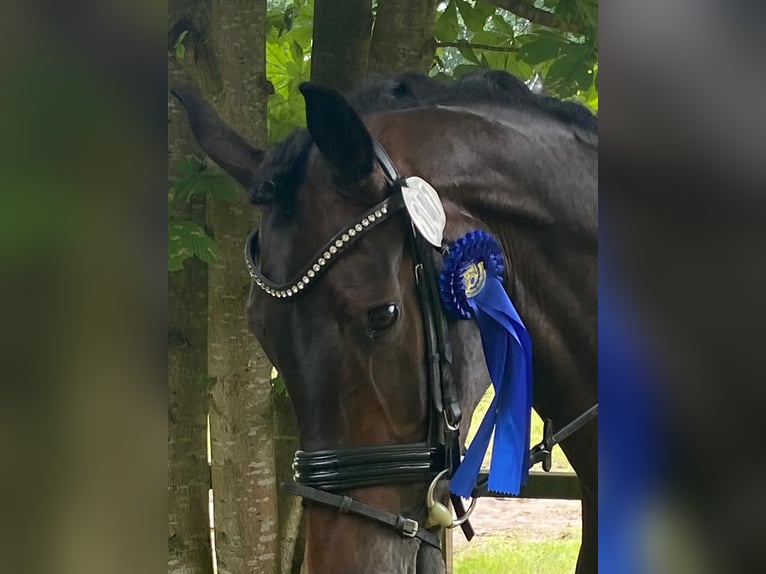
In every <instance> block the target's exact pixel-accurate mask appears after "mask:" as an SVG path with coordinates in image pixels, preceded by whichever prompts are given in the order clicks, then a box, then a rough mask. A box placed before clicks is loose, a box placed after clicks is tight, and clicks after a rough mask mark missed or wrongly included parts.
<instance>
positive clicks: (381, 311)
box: [368, 303, 399, 337]
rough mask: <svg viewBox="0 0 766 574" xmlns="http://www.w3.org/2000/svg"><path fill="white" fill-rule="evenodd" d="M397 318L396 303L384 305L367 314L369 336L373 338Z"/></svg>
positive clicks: (397, 307) (397, 309) (397, 308)
mask: <svg viewBox="0 0 766 574" xmlns="http://www.w3.org/2000/svg"><path fill="white" fill-rule="evenodd" d="M398 318H399V306H398V305H397V304H396V303H386V304H385V305H383V306H382V307H376V308H375V309H373V310H372V311H370V312H369V314H368V320H369V326H370V336H372V337H374V336H376V335H379V334H380V332H381V331H385V330H386V329H388V328H390V327H391V325H393V324H394V322H395V321H396V320H397V319H398Z"/></svg>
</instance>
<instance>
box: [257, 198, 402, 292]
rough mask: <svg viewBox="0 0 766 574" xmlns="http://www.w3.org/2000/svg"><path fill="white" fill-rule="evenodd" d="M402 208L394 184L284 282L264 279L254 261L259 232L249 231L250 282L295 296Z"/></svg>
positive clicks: (265, 289) (267, 290)
mask: <svg viewBox="0 0 766 574" xmlns="http://www.w3.org/2000/svg"><path fill="white" fill-rule="evenodd" d="M402 207H404V200H403V199H402V191H401V187H397V188H396V190H395V191H394V193H393V194H391V195H390V196H388V197H387V198H386V199H384V200H383V201H381V202H380V203H379V204H377V205H376V206H375V207H373V208H372V209H370V210H369V211H367V212H366V213H365V214H364V215H363V217H362V218H361V219H359V220H354V221H353V222H351V223H350V224H349V225H346V226H344V227H343V228H342V229H341V231H339V232H338V233H337V234H336V235H335V236H334V237H333V238H332V239H330V240H329V241H328V242H327V243H325V245H324V247H322V249H320V250H319V251H318V252H317V254H316V255H315V256H314V258H313V259H312V262H311V263H309V264H308V265H307V266H306V267H304V269H303V270H302V271H301V272H300V273H298V275H297V276H296V277H295V278H294V279H293V280H292V281H288V282H287V283H275V282H274V281H271V280H270V279H268V278H266V277H265V276H264V275H263V274H262V273H261V272H260V271H259V270H258V267H257V266H256V264H255V258H256V254H257V252H258V250H257V236H258V232H257V231H254V232H253V233H251V234H250V236H249V237H248V238H247V241H246V242H245V265H247V269H248V271H249V272H250V276H251V277H252V278H253V282H254V283H255V284H256V285H257V286H258V287H260V288H261V289H262V290H263V291H264V292H265V293H268V294H269V295H271V296H272V297H275V298H277V299H288V298H290V297H294V296H295V295H297V294H298V293H300V292H301V291H303V290H304V289H306V288H308V286H309V285H311V284H312V283H313V282H314V280H315V279H317V278H318V277H319V276H320V275H322V273H324V272H325V271H326V270H327V268H328V267H329V265H330V263H332V262H333V261H335V259H337V256H338V255H339V254H340V253H341V251H343V250H344V249H346V248H347V247H348V246H349V245H351V244H352V243H354V242H355V241H356V240H357V239H359V238H360V237H361V236H362V235H364V234H365V233H367V232H368V231H370V230H371V229H373V228H374V227H377V225H378V224H380V223H382V222H383V221H385V220H386V219H388V217H389V216H390V215H391V214H393V213H395V212H396V211H398V210H399V209H401V208H402Z"/></svg>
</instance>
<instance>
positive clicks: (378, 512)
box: [245, 140, 598, 550]
mask: <svg viewBox="0 0 766 574" xmlns="http://www.w3.org/2000/svg"><path fill="white" fill-rule="evenodd" d="M373 145H374V151H375V159H376V161H377V163H378V165H379V166H380V168H381V169H382V171H383V174H384V176H385V179H386V183H387V185H388V188H389V190H390V193H389V195H388V196H387V197H386V198H385V199H384V200H383V201H381V202H380V203H378V204H377V205H375V206H374V207H372V208H371V209H369V210H367V211H366V212H365V213H364V214H363V215H362V217H361V218H358V219H355V220H354V221H351V222H349V224H348V225H346V226H344V227H343V228H342V229H341V230H340V231H338V233H336V234H335V236H333V237H332V238H331V239H330V240H329V241H328V242H327V243H326V244H325V245H324V246H323V247H322V249H320V250H319V251H317V253H316V254H315V255H314V257H313V258H312V259H311V261H310V263H309V264H307V265H306V266H305V267H304V268H303V269H302V270H301V271H300V272H299V273H298V274H297V275H295V276H294V277H293V278H292V279H291V280H290V281H287V282H283V283H279V282H276V281H272V280H270V279H269V278H267V277H266V276H265V275H263V273H261V271H260V269H259V268H258V266H257V264H256V261H257V259H258V233H257V231H254V232H253V233H251V234H250V236H249V237H248V238H247V242H246V244H245V263H246V265H247V268H248V271H249V272H250V276H251V277H252V279H253V282H254V283H255V285H256V286H257V287H259V288H260V289H261V290H262V291H263V292H264V293H266V294H267V295H269V296H271V297H273V298H276V299H290V298H292V297H296V296H298V295H299V294H300V293H301V292H302V291H305V290H306V289H308V288H309V287H310V286H311V285H313V283H314V282H315V281H316V280H317V279H319V277H321V276H322V275H323V274H324V273H325V272H326V271H327V269H328V268H329V266H330V265H331V264H332V263H333V262H334V261H335V260H336V259H337V258H338V257H339V256H340V254H341V253H342V252H343V251H345V250H346V249H347V248H348V247H349V246H350V245H352V244H353V243H355V242H356V241H357V240H358V239H359V238H360V237H361V236H362V235H364V234H366V233H368V232H369V231H370V230H372V229H374V228H375V227H377V226H378V225H379V224H380V223H382V222H383V221H386V220H387V219H389V218H390V217H391V216H392V215H394V214H396V213H397V212H398V211H399V210H401V209H402V208H404V207H405V202H404V198H403V195H402V186H405V185H406V180H405V179H404V178H402V177H401V175H400V174H399V172H398V170H397V169H396V166H394V164H393V162H392V161H391V158H390V157H389V155H388V153H387V152H386V150H385V149H384V148H383V146H382V145H380V143H379V142H378V141H377V140H373ZM405 211H406V209H405ZM408 244H409V248H410V250H411V252H412V257H413V260H414V262H415V279H416V287H417V293H418V301H419V303H420V307H421V310H422V315H423V326H424V335H425V341H426V353H427V355H426V373H427V380H428V383H427V385H428V394H429V402H430V404H431V405H432V408H431V409H430V410H429V413H430V415H429V424H428V436H427V438H426V440H425V441H424V442H417V443H409V444H396V445H374V446H363V447H354V448H338V449H326V450H319V451H313V452H306V451H303V450H298V451H297V452H296V453H295V457H294V459H293V470H294V480H295V482H292V483H285V484H283V485H282V488H284V489H285V490H286V491H287V492H290V493H291V494H294V495H297V496H300V497H302V498H304V499H307V500H311V501H313V502H316V503H318V504H323V505H325V506H329V507H331V508H335V509H336V510H338V511H339V512H342V513H350V514H355V515H358V516H362V517H364V518H366V519H368V520H371V521H373V522H377V523H379V524H382V525H385V526H388V527H391V528H393V529H395V530H396V531H397V532H399V533H400V534H401V535H402V536H405V537H410V538H417V539H419V540H420V541H421V542H425V543H426V544H429V545H430V546H433V547H435V548H437V549H439V550H441V539H440V536H439V531H440V529H439V530H437V531H436V532H432V531H430V530H428V528H433V527H435V526H445V527H447V528H454V527H456V526H461V527H462V529H463V532H464V534H465V535H466V537H467V538H468V539H469V540H470V539H471V538H472V537H473V529H472V528H471V526H470V524H469V523H468V521H467V520H468V516H469V515H470V512H471V511H472V510H473V502H472V504H471V508H469V510H468V512H466V511H465V509H464V507H463V502H462V499H461V498H460V497H459V496H456V495H451V500H452V503H453V506H454V507H455V512H456V514H457V517H458V519H457V520H454V519H452V517H451V514H449V511H448V510H447V509H446V508H445V507H444V506H443V505H441V504H440V503H435V502H434V501H433V490H434V487H435V484H436V482H438V481H439V480H440V479H441V478H449V477H451V476H452V474H453V473H454V471H455V470H456V469H457V467H458V465H459V464H460V443H459V437H458V429H459V427H460V421H461V418H462V413H461V410H460V404H459V400H458V393H457V388H456V385H455V382H454V380H453V377H452V370H451V365H452V348H451V345H450V342H449V338H448V330H447V327H448V323H447V318H446V316H445V313H444V311H443V309H442V304H441V300H440V296H439V288H438V270H437V268H436V262H435V258H434V256H433V255H434V248H433V246H432V245H431V244H429V243H428V242H427V241H426V240H425V239H424V238H423V237H422V236H421V234H420V233H419V232H418V231H417V229H416V228H415V226H414V225H413V226H412V233H411V234H410V235H409V237H408ZM448 247H449V246H448V245H442V254H444V253H446V250H447V248H448ZM597 412H598V404H596V405H595V406H594V407H591V409H589V410H588V411H586V412H585V413H583V414H582V415H580V416H579V417H577V419H575V420H574V421H572V422H571V423H570V424H568V425H567V426H566V427H564V428H562V429H561V430H560V431H558V432H557V433H556V434H553V433H552V426H551V425H552V423H551V421H550V420H547V421H545V432H544V438H543V441H542V442H541V443H540V444H538V445H537V446H535V447H534V448H533V449H532V450H531V451H530V466H532V465H534V464H536V463H537V462H542V463H543V469H544V470H546V471H549V470H550V464H551V462H550V458H551V449H552V448H553V446H554V445H555V444H556V443H557V442H559V441H561V440H563V439H564V438H566V437H567V436H569V435H570V434H571V433H572V432H575V431H576V430H577V429H579V428H580V427H581V426H583V425H584V424H585V423H586V422H588V421H589V420H590V419H592V418H593V417H594V416H596V414H597ZM417 482H431V485H430V487H429V495H428V497H427V498H428V507H429V522H428V523H426V525H425V526H421V525H420V524H419V523H418V522H417V521H416V520H414V519H412V518H407V517H404V516H402V515H399V514H396V513H393V512H389V511H387V510H384V509H381V508H377V507H374V506H371V505H368V504H365V503H362V502H359V501H357V500H354V499H352V498H351V497H349V496H345V495H342V494H336V492H339V491H345V490H351V489H356V488H364V487H370V486H378V485H389V484H402V483H409V484H412V483H417ZM486 483H487V479H486V476H485V475H480V478H479V481H478V482H477V485H476V488H475V489H474V492H473V496H474V501H475V498H476V497H478V496H482V495H485V494H486V492H487V489H486ZM434 507H437V508H436V510H438V511H439V512H440V513H441V517H442V520H441V521H436V522H434V523H432V522H431V511H433V510H434ZM439 512H437V513H434V514H439ZM444 513H447V515H448V516H447V519H446V521H445V520H444Z"/></svg>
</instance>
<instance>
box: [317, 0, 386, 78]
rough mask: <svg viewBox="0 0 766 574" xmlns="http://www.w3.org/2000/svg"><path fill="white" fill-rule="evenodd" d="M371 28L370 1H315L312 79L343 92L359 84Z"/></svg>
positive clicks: (368, 45)
mask: <svg viewBox="0 0 766 574" xmlns="http://www.w3.org/2000/svg"><path fill="white" fill-rule="evenodd" d="M371 28H372V2H371V0H315V2H314V41H313V48H312V53H311V81H312V82H317V83H319V84H322V85H324V86H327V87H331V88H335V89H337V90H340V91H344V92H345V91H349V90H351V89H353V88H356V87H358V86H359V85H360V84H361V83H362V81H363V80H364V77H365V72H366V69H367V54H368V51H369V47H370V30H371Z"/></svg>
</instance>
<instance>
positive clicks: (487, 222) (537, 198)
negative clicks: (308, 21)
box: [176, 72, 598, 574]
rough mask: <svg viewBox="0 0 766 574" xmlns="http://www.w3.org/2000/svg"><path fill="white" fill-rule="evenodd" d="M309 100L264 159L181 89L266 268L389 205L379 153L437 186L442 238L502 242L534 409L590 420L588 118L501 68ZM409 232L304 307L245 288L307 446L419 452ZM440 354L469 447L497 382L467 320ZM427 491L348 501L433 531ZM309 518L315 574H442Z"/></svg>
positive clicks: (309, 295) (403, 551)
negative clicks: (247, 211) (254, 219)
mask: <svg viewBox="0 0 766 574" xmlns="http://www.w3.org/2000/svg"><path fill="white" fill-rule="evenodd" d="M301 91H302V93H303V95H304V97H305V100H306V116H307V125H308V130H298V131H296V132H295V133H293V134H292V135H291V136H290V137H288V138H287V140H285V141H284V142H283V143H282V144H280V145H278V146H277V147H276V148H274V149H273V150H270V151H268V152H267V151H263V150H260V149H257V148H256V147H254V146H253V145H251V144H250V143H249V142H247V141H246V140H245V139H244V138H242V137H241V136H240V135H238V134H237V133H236V132H235V131H234V130H233V129H231V128H230V127H229V126H227V125H226V124H225V123H224V122H223V121H222V120H221V118H220V117H218V115H217V114H216V113H215V112H214V110H213V109H212V107H211V106H210V105H209V104H207V103H206V102H205V101H204V100H202V98H201V97H200V96H199V94H198V93H197V92H196V91H195V90H193V89H179V90H176V95H177V96H178V97H179V99H180V100H181V101H182V103H183V104H184V106H185V107H186V109H187V112H188V114H189V118H190V122H191V125H192V128H193V130H194V133H195V135H196V137H197V139H198V140H199V143H200V145H201V147H202V148H203V149H204V150H205V152H206V153H207V154H209V156H210V157H211V158H212V159H213V160H214V161H215V162H216V163H218V165H220V166H221V167H222V168H223V169H224V170H226V171H227V172H228V173H229V174H231V175H232V176H233V177H234V178H235V179H237V180H238V181H239V183H240V184H242V186H243V187H244V188H245V189H246V190H247V192H248V193H249V195H250V198H251V200H252V202H253V203H254V204H257V205H260V206H262V209H263V212H262V218H261V226H260V230H259V233H258V236H257V244H258V245H257V247H258V253H257V257H256V259H257V260H256V261H255V262H254V264H255V265H256V266H257V267H258V269H259V273H262V274H263V276H265V277H268V278H271V279H272V280H273V281H275V282H277V283H284V282H287V281H289V280H290V279H291V278H292V277H293V276H295V274H296V273H302V271H301V270H303V269H304V268H306V267H305V266H306V264H307V263H309V264H311V262H312V261H315V257H316V254H317V250H320V251H319V253H321V249H324V247H323V246H325V245H326V244H327V242H328V240H329V239H330V238H333V236H335V235H336V233H338V232H339V230H342V229H343V228H344V226H347V225H348V222H349V221H352V222H353V221H355V220H358V219H359V218H360V217H361V216H362V215H363V214H365V213H368V212H369V213H373V212H372V211H370V209H371V208H372V209H373V210H374V208H375V206H377V205H380V202H381V201H384V200H385V199H386V196H387V194H389V193H391V185H390V182H387V180H386V178H385V177H384V173H383V170H382V169H381V165H380V164H379V162H376V152H375V149H376V148H375V146H374V145H373V141H374V140H373V138H374V139H375V140H377V141H378V142H380V143H381V144H382V146H383V148H384V149H385V150H386V151H387V152H388V155H389V156H390V159H391V161H392V163H393V164H394V165H395V166H396V168H397V169H398V171H399V173H401V174H403V175H405V176H409V175H417V176H420V177H422V178H423V179H425V180H427V181H428V182H430V183H431V184H432V185H433V187H434V188H435V189H436V190H438V192H439V194H440V196H441V199H442V202H443V204H444V207H445V211H446V214H447V227H446V230H445V237H446V238H447V239H451V240H453V239H455V238H457V237H459V236H461V235H463V234H464V233H466V232H468V231H470V230H473V229H484V230H488V231H490V232H491V233H492V234H493V235H494V236H495V237H496V238H497V239H498V240H499V242H500V243H501V246H502V249H503V251H504V255H505V260H506V268H507V269H506V273H505V287H506V290H507V292H508V293H509V295H510V296H511V298H512V300H513V301H514V303H515V305H516V307H517V309H518V310H519V313H520V315H521V316H522V318H523V320H524V321H525V323H526V326H527V328H528V330H529V332H530V334H531V337H532V341H533V345H534V355H533V356H534V407H535V409H536V410H537V412H538V413H539V414H540V415H541V416H543V417H546V418H550V419H552V420H553V422H554V427H556V428H559V427H561V426H563V425H565V424H567V423H568V422H570V421H571V420H573V419H574V418H575V417H577V416H578V415H579V414H580V413H582V412H583V411H585V410H586V409H587V408H588V407H590V406H591V405H593V404H594V403H595V402H596V401H597V362H596V348H597V317H596V315H597V227H598V226H597V219H598V217H597V167H598V150H597V146H598V136H597V123H596V119H595V118H594V117H593V116H592V115H591V114H590V113H589V112H588V111H586V110H585V109H584V108H582V107H580V106H578V105H576V104H572V103H566V102H560V101H559V100H556V99H553V98H550V97H546V96H542V95H538V94H534V93H531V92H530V91H529V90H528V89H527V88H526V86H525V85H524V84H523V83H522V82H520V81H518V80H517V79H516V78H514V77H513V76H510V75H508V74H506V73H503V72H484V73H479V74H474V75H470V76H467V77H464V78H463V79H462V80H460V81H458V82H456V83H454V84H452V85H450V86H445V85H442V84H441V83H439V82H436V81H434V80H431V79H428V78H425V77H422V76H416V75H404V76H401V77H399V78H397V79H395V80H387V81H378V82H375V83H373V84H371V85H370V86H368V87H367V88H365V89H363V90H362V91H360V92H359V93H358V94H356V95H355V96H353V97H351V98H350V99H349V100H347V99H345V98H344V97H343V96H341V95H340V94H338V93H337V92H335V91H333V90H328V89H324V88H321V87H319V86H316V85H312V84H304V85H303V86H302V87H301ZM378 211H379V210H378ZM365 219H366V218H365ZM378 223H379V224H378ZM365 225H366V224H365ZM410 226H411V224H410V223H409V219H408V218H407V217H406V213H404V212H401V211H400V212H398V213H397V214H394V215H392V216H390V217H388V218H387V219H385V221H382V222H380V220H379V221H378V222H377V223H376V226H375V228H374V229H372V230H371V231H369V233H365V234H364V236H363V237H360V238H358V241H356V242H354V243H353V245H349V247H348V248H347V249H346V250H345V251H343V253H342V255H338V256H337V259H335V260H334V261H333V265H332V267H331V268H329V269H328V270H327V272H326V273H323V275H322V276H321V278H319V277H317V280H316V281H315V282H314V281H313V280H311V285H310V286H309V285H308V282H309V278H308V277H307V276H304V280H306V284H307V286H309V287H310V288H307V289H305V291H304V290H303V286H301V292H300V296H297V293H298V292H297V290H296V296H294V297H293V296H292V293H290V297H282V298H280V297H277V296H275V294H274V293H273V292H272V293H270V292H269V291H268V288H263V287H262V285H261V282H260V281H256V282H255V283H254V285H253V288H252V289H251V292H250V296H249V300H248V305H247V313H248V318H249V324H250V327H251V330H252V331H253V333H254V334H255V336H256V337H257V338H258V340H259V341H260V343H261V345H262V346H263V347H264V349H265V351H266V353H267V354H268V356H269V358H270V359H271V361H273V363H274V365H275V366H276V367H277V369H278V370H279V372H280V373H281V375H282V376H283V378H284V380H285V382H286V384H287V387H288V390H289V393H290V396H291V398H292V401H293V405H294V407H295V411H296V415H297V418H298V424H299V431H300V442H301V448H302V449H304V450H305V451H309V452H310V451H317V450H322V449H338V448H351V447H363V446H369V445H389V444H401V443H412V442H415V441H423V440H424V438H425V437H426V435H427V433H428V424H429V423H428V421H429V416H430V415H429V413H430V410H431V405H430V401H429V392H428V374H427V368H426V364H425V355H426V343H425V342H424V324H423V309H422V305H421V304H420V302H419V299H418V295H417V289H416V277H415V271H414V267H415V262H414V260H413V250H412V249H411V246H410V244H409V243H408V241H407V238H408V237H409V236H410V235H411V234H412V231H411V227H410ZM352 228H353V225H352ZM360 229H361V228H360ZM339 237H340V236H339ZM344 239H347V238H344ZM243 240H244V238H243ZM339 245H340V243H339ZM323 264H324V263H323ZM315 265H316V264H315ZM316 268H317V269H319V268H318V267H316ZM306 269H309V273H311V268H310V267H308V268H306ZM322 271H324V270H322ZM311 277H313V274H312V275H311ZM299 282H300V280H299ZM256 283H257V284H256ZM449 339H450V341H451V343H452V348H453V351H454V357H453V372H454V379H455V381H456V382H457V389H458V394H459V400H460V405H461V407H462V410H463V412H464V413H466V416H464V417H463V419H462V422H461V425H460V426H461V436H462V437H465V431H466V430H467V427H468V423H469V419H470V413H472V412H473V410H474V408H475V406H476V404H477V402H478V401H479V399H480V398H481V396H482V395H483V393H484V391H485V390H486V388H487V386H488V384H489V378H488V375H487V370H486V366H485V362H484V357H483V353H482V349H481V344H480V340H479V337H478V332H477V330H476V328H475V327H474V324H473V322H472V321H458V322H451V323H450V324H449ZM562 448H563V450H564V452H565V454H566V455H567V457H568V459H569V461H570V462H571V464H572V466H573V467H574V469H575V471H576V472H577V474H578V477H579V479H580V481H581V486H582V525H583V532H582V545H581V549H580V555H579V558H578V562H577V572H578V573H580V574H584V573H595V572H596V571H597V520H598V508H597V504H598V501H597V490H598V489H597V484H598V478H597V424H596V422H595V421H591V422H590V423H588V424H587V425H586V426H584V427H583V428H582V429H581V430H580V431H578V432H576V433H575V434H573V435H572V436H570V437H569V438H567V439H566V440H564V442H563V443H562ZM428 486H429V481H428V480H425V481H422V482H421V481H408V482H405V483H403V484H383V485H377V486H368V487H363V488H354V489H351V490H348V491H345V492H342V494H343V495H346V496H348V497H350V498H349V501H350V499H353V500H356V501H360V502H363V503H366V504H368V505H371V506H374V507H376V508H379V509H385V510H387V511H389V512H393V513H394V514H401V515H403V516H406V517H411V518H413V519H415V520H417V521H418V522H419V525H420V528H421V530H425V529H426V528H427V527H426V525H425V524H424V521H425V518H426V507H425V495H426V489H427V488H428ZM439 496H440V497H442V498H443V497H444V493H443V492H442V493H441V494H439ZM308 509H309V511H308V512H309V513H308V537H307V547H306V557H305V564H306V567H307V569H308V572H310V573H312V574H317V573H334V574H335V573H337V574H346V573H347V574H351V573H361V572H364V573H369V572H375V573H403V572H407V573H413V572H418V573H426V572H429V573H430V572H433V573H437V572H443V571H444V562H443V560H442V559H441V555H440V553H439V551H438V550H437V549H436V548H433V547H431V546H429V545H428V544H425V543H423V542H422V541H421V540H420V539H417V538H410V537H407V536H402V535H401V534H400V533H398V532H396V531H395V530H393V529H389V528H386V527H384V526H382V525H381V524H378V523H376V522H375V521H372V520H366V519H365V518H363V517H360V516H358V515H355V514H354V513H346V512H338V511H337V508H332V507H329V506H325V505H323V504H316V503H315V502H308ZM479 511H480V507H479ZM430 530H431V531H433V532H435V533H438V527H436V528H431V529H430Z"/></svg>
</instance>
